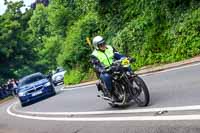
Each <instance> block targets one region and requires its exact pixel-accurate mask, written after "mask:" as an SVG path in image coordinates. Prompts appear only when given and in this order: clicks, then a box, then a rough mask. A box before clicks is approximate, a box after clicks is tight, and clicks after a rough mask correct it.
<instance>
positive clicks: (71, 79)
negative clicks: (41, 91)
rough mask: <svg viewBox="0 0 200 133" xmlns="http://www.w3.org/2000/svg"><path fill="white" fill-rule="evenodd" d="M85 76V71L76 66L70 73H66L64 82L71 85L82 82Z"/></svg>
mask: <svg viewBox="0 0 200 133" xmlns="http://www.w3.org/2000/svg"><path fill="white" fill-rule="evenodd" d="M83 77H84V73H83V71H82V70H81V69H80V68H75V69H73V70H71V71H70V72H68V73H65V76H64V84H66V85H71V84H77V83H80V82H81V80H82V79H83Z"/></svg>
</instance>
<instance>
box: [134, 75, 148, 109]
mask: <svg viewBox="0 0 200 133" xmlns="http://www.w3.org/2000/svg"><path fill="white" fill-rule="evenodd" d="M132 85H133V88H132V93H133V95H134V96H135V98H134V100H135V102H136V104H137V105H138V106H139V107H144V106H147V105H148V104H149V101H150V95H149V90H148V88H147V86H146V84H145V82H144V80H143V79H142V78H140V77H139V76H135V77H134V79H133V81H132Z"/></svg>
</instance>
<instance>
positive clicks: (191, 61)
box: [64, 56, 200, 89]
mask: <svg viewBox="0 0 200 133" xmlns="http://www.w3.org/2000/svg"><path fill="white" fill-rule="evenodd" d="M199 62H200V56H196V57H193V58H191V59H187V60H184V61H179V62H175V63H170V64H164V65H160V66H156V67H154V66H150V67H149V68H146V67H145V68H143V69H140V70H139V71H136V72H135V73H136V74H138V75H143V74H150V73H154V72H159V71H163V70H166V69H172V68H176V67H181V66H185V65H189V64H194V63H199ZM97 81H98V80H95V81H90V82H85V83H81V84H77V85H69V86H65V87H64V88H66V89H67V88H75V87H82V86H88V85H93V84H95V83H96V82H97Z"/></svg>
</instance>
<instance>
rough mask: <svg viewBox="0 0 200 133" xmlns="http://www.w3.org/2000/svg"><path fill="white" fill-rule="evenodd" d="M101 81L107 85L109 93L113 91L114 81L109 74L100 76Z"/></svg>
mask: <svg viewBox="0 0 200 133" xmlns="http://www.w3.org/2000/svg"><path fill="white" fill-rule="evenodd" d="M100 79H101V80H102V81H103V82H104V83H105V85H106V88H107V89H108V91H109V92H111V90H112V80H111V76H110V75H109V74H108V73H103V74H102V73H101V74H100Z"/></svg>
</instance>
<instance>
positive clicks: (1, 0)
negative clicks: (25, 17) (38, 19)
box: [0, 0, 35, 15]
mask: <svg viewBox="0 0 200 133" xmlns="http://www.w3.org/2000/svg"><path fill="white" fill-rule="evenodd" d="M8 1H13V2H16V1H20V0H8ZM23 1H24V4H25V5H26V7H28V6H30V5H31V3H33V2H35V0H23ZM24 9H25V8H24ZM24 9H22V10H24ZM5 10H6V6H5V5H4V0H0V15H2V14H3V13H4V12H5Z"/></svg>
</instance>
